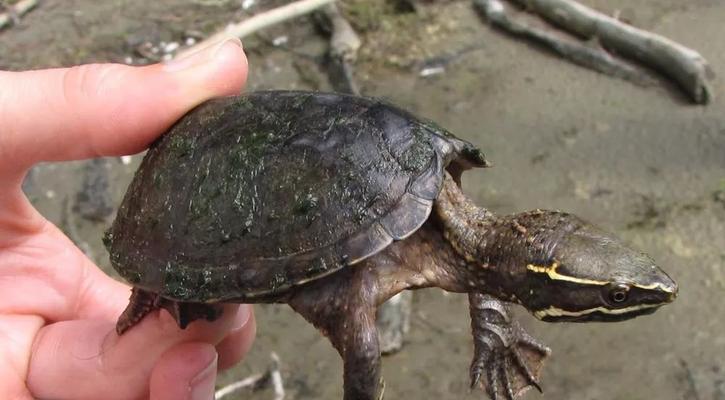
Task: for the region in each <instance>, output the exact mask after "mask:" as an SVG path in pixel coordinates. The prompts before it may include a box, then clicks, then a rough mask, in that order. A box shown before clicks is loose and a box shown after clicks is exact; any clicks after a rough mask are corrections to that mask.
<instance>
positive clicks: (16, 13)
mask: <svg viewBox="0 0 725 400" xmlns="http://www.w3.org/2000/svg"><path fill="white" fill-rule="evenodd" d="M37 5H38V0H21V1H19V2H17V4H15V5H14V6H10V7H8V11H7V12H5V13H2V14H0V29H3V28H5V27H6V26H7V25H9V24H10V23H11V22H16V21H17V18H19V17H22V16H23V15H25V14H27V13H28V12H29V11H30V10H32V9H33V8H35V6H37Z"/></svg>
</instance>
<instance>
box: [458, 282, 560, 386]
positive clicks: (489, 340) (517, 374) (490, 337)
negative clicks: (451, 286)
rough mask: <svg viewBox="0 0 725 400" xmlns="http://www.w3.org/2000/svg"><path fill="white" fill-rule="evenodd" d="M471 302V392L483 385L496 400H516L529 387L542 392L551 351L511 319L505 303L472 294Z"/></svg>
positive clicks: (490, 297)
mask: <svg viewBox="0 0 725 400" xmlns="http://www.w3.org/2000/svg"><path fill="white" fill-rule="evenodd" d="M468 301H469V307H470V312H471V328H472V330H473V343H474V356H473V362H472V363H471V370H470V373H471V388H474V387H476V386H479V385H480V386H481V387H482V388H483V389H484V390H485V391H486V392H487V393H488V395H489V396H490V397H491V398H492V399H493V400H500V399H506V400H514V399H515V398H516V397H518V396H519V395H520V394H522V393H523V392H524V391H525V389H526V388H528V387H529V386H533V387H535V388H536V389H538V390H539V391H541V386H540V385H539V377H540V375H541V367H542V366H543V362H544V359H545V358H546V357H547V356H548V355H549V354H550V353H551V350H549V348H548V347H546V346H544V345H543V344H541V343H539V342H538V341H537V340H536V339H534V338H533V337H531V336H530V335H529V334H528V333H527V332H526V331H525V330H524V329H523V328H522V327H521V325H519V323H518V322H516V321H513V320H512V319H511V315H510V312H509V309H508V306H507V305H506V303H504V302H502V301H500V300H498V299H496V298H494V297H492V296H488V295H484V294H479V293H471V294H469V295H468ZM481 377H483V380H481Z"/></svg>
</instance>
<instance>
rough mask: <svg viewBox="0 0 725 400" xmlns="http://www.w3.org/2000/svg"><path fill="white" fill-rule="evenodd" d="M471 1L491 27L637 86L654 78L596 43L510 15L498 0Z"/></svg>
mask: <svg viewBox="0 0 725 400" xmlns="http://www.w3.org/2000/svg"><path fill="white" fill-rule="evenodd" d="M473 4H474V5H475V6H476V7H478V9H479V10H480V11H481V12H482V13H483V14H484V15H485V17H486V19H488V21H489V22H490V23H491V24H493V25H494V26H496V27H498V28H500V29H503V30H505V31H506V32H509V33H511V34H513V35H516V36H521V37H523V38H525V39H529V40H532V41H534V42H536V43H539V44H541V45H543V46H546V47H548V48H550V49H551V50H553V51H554V52H556V53H557V54H558V55H560V56H561V57H563V58H566V59H568V60H569V61H571V62H573V63H575V64H578V65H581V66H583V67H586V68H590V69H593V70H595V71H598V72H601V73H604V74H607V75H611V76H615V77H617V78H621V79H626V80H628V81H631V82H634V83H636V84H638V85H643V86H644V85H650V84H652V83H653V80H652V79H650V78H649V77H647V75H645V74H644V73H642V72H641V71H639V70H637V69H636V68H634V67H632V66H631V65H629V64H627V63H625V62H623V61H620V60H618V59H616V58H614V57H612V55H611V54H609V53H608V52H607V51H605V50H604V49H602V48H601V47H599V46H591V45H586V44H583V43H580V42H575V41H573V40H567V39H564V38H561V37H559V36H558V35H556V34H553V33H551V32H547V31H544V30H542V29H538V28H535V27H532V26H529V25H528V24H526V23H523V22H520V21H516V20H513V19H511V18H509V16H508V14H507V10H506V7H505V6H504V5H503V4H502V3H501V2H500V1H498V0H474V1H473Z"/></svg>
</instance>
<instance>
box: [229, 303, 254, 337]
mask: <svg viewBox="0 0 725 400" xmlns="http://www.w3.org/2000/svg"><path fill="white" fill-rule="evenodd" d="M251 314H252V306H250V305H249V304H242V305H240V306H239V309H238V310H237V315H236V317H235V319H234V325H233V326H232V329H231V330H232V332H236V331H238V330H240V329H242V328H244V327H245V326H246V325H247V323H248V322H249V316H250V315H251Z"/></svg>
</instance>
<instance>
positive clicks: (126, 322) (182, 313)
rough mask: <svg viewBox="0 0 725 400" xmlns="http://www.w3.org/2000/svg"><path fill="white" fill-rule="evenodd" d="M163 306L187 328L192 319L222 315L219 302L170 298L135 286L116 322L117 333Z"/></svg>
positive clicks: (182, 326) (180, 325) (214, 317)
mask: <svg viewBox="0 0 725 400" xmlns="http://www.w3.org/2000/svg"><path fill="white" fill-rule="evenodd" d="M159 308H163V309H165V310H166V311H168V312H169V314H171V316H172V317H173V318H174V320H175V321H176V324H177V325H179V328H181V329H186V327H187V326H188V325H189V323H191V322H192V321H195V320H197V319H205V320H207V321H214V320H216V319H217V318H219V317H220V316H221V315H222V307H221V305H218V304H203V303H186V302H180V301H174V300H169V299H166V298H163V297H161V296H159V295H158V294H156V293H152V292H149V291H146V290H143V289H139V288H133V289H132V290H131V298H130V299H129V301H128V306H126V309H125V310H124V311H123V313H122V314H121V316H120V317H119V318H118V322H116V333H118V334H119V335H122V334H123V333H124V332H126V331H127V330H129V329H130V328H131V327H133V326H134V325H136V324H137V323H139V322H140V321H141V320H142V319H143V318H144V317H145V316H146V315H148V314H149V313H151V312H152V311H154V310H157V309H159Z"/></svg>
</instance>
